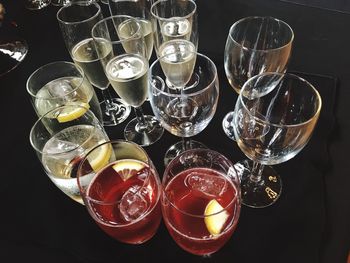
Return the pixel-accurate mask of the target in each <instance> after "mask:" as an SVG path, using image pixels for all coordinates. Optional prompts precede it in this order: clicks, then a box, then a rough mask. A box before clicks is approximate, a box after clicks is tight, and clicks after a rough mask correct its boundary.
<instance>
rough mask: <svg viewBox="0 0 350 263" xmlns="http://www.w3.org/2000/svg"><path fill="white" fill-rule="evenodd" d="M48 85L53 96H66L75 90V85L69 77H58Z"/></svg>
mask: <svg viewBox="0 0 350 263" xmlns="http://www.w3.org/2000/svg"><path fill="white" fill-rule="evenodd" d="M46 86H47V90H48V92H49V93H50V95H51V96H52V97H64V96H66V95H67V94H69V93H71V92H72V91H73V90H74V87H73V86H72V84H71V82H70V80H68V79H57V80H54V81H51V82H49V83H48V84H46Z"/></svg>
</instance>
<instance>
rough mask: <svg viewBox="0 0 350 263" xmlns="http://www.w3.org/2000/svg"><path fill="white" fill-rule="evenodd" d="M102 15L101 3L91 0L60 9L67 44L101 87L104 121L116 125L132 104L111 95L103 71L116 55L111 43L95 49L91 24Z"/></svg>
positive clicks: (126, 115)
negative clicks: (129, 104)
mask: <svg viewBox="0 0 350 263" xmlns="http://www.w3.org/2000/svg"><path fill="white" fill-rule="evenodd" d="M102 19H103V16H102V12H101V7H100V6H99V5H98V4H97V3H95V2H91V1H87V2H72V3H69V4H67V5H65V6H64V7H62V8H61V9H60V10H59V11H58V12H57V20H58V22H59V25H60V28H61V32H62V35H63V39H64V42H65V43H66V47H67V49H68V51H69V53H70V55H71V57H72V59H73V60H74V62H75V63H76V64H78V65H79V66H81V67H82V68H83V70H84V72H85V74H86V75H87V77H88V78H89V80H90V82H91V84H92V85H94V86H95V87H96V88H98V89H100V90H101V92H102V96H103V101H102V102H101V103H100V105H101V109H102V113H103V125H105V126H114V125H117V124H119V123H121V122H123V121H124V120H126V118H127V117H128V116H129V114H130V110H131V109H130V106H128V105H127V104H126V103H125V102H124V101H123V100H121V99H119V98H112V96H111V94H110V92H109V89H108V87H109V80H108V78H107V77H106V74H105V72H104V66H105V65H106V63H107V61H108V60H109V59H110V58H112V57H113V53H112V49H111V46H108V45H104V46H99V47H98V48H99V50H97V49H96V47H95V44H94V40H93V38H92V36H91V30H92V27H93V26H94V25H95V24H96V23H97V22H98V21H101V20H102Z"/></svg>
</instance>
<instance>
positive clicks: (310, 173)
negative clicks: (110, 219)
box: [0, 0, 350, 263]
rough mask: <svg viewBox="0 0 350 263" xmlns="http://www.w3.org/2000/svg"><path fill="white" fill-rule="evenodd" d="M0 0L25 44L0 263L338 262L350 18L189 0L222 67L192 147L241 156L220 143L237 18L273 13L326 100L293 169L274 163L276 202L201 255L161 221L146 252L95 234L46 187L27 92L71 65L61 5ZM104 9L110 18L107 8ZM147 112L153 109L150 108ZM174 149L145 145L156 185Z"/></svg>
mask: <svg viewBox="0 0 350 263" xmlns="http://www.w3.org/2000/svg"><path fill="white" fill-rule="evenodd" d="M2 2H3V4H4V5H5V7H7V19H9V20H11V21H12V20H13V21H16V23H17V24H18V28H17V30H18V31H19V33H20V34H21V35H22V37H23V38H25V39H26V40H27V42H28V45H29V53H28V55H27V57H26V58H25V60H24V61H23V62H22V63H21V64H20V65H19V66H18V67H17V68H16V69H15V70H13V71H12V72H10V73H8V74H7V75H5V76H3V77H1V78H0V86H1V93H2V94H1V103H0V107H1V113H2V114H1V120H2V124H1V127H2V128H1V135H2V138H3V140H2V142H1V149H2V150H1V156H2V157H1V158H2V162H1V163H2V164H1V167H2V168H3V169H2V171H3V172H2V173H1V183H0V196H1V207H2V209H1V210H2V211H1V216H0V261H1V262H22V261H23V260H27V261H30V262H34V261H35V262H44V261H46V262H136V261H138V262H140V261H144V260H147V261H155V262H179V261H186V262H240V263H245V262H249V263H250V262H293V263H294V262H302V263H304V262H305V263H306V262H307V263H313V262H327V263H328V262H332V263H333V262H334V263H338V262H339V263H341V262H342V263H344V262H345V261H346V257H347V254H348V251H349V245H350V204H349V200H350V191H349V190H348V188H349V185H350V173H349V168H348V167H349V162H350V161H349V154H348V149H349V146H350V139H349V138H350V136H349V135H350V117H349V113H350V110H349V109H348V106H347V105H348V101H349V99H350V63H349V61H350V48H349V42H350V34H349V32H348V31H349V26H350V15H349V14H344V13H338V12H334V11H330V10H323V9H319V8H314V7H306V6H301V5H296V4H292V3H287V2H280V1H274V0H265V1H261V0H217V1H214V0H212V1H210V0H197V4H198V16H199V36H200V41H199V51H200V52H201V53H204V54H206V55H208V56H209V57H210V58H212V59H213V60H214V62H215V64H216V66H217V68H218V72H219V77H220V99H219V106H218V109H217V112H216V114H215V117H214V119H213V120H212V121H211V123H210V124H209V125H208V127H207V128H206V129H205V130H204V131H203V132H201V133H200V134H199V135H197V136H195V139H196V140H198V141H201V142H203V143H204V144H206V145H207V146H208V147H209V148H211V149H213V150H216V151H219V152H221V153H223V154H224V155H226V156H227V157H228V158H230V159H231V160H232V161H233V162H235V161H238V160H241V159H243V158H244V155H243V154H242V152H241V151H240V150H239V148H238V147H237V145H236V144H235V143H234V142H233V141H230V140H229V139H228V138H227V137H225V135H224V132H223V131H222V128H221V120H222V118H223V117H224V115H225V113H227V112H228V111H230V110H232V109H233V107H234V104H235V101H236V98H237V95H236V94H235V92H234V90H233V89H232V88H230V86H229V84H228V82H227V79H226V77H225V75H224V70H223V51H224V46H225V41H226V37H227V33H228V29H229V27H230V25H231V24H232V23H233V22H234V21H236V20H238V19H239V18H242V17H245V16H251V15H263V16H274V17H277V18H280V19H282V20H284V21H286V22H287V23H288V24H289V25H290V26H291V27H292V28H293V30H294V33H295V40H294V46H293V52H292V58H291V62H290V66H289V70H290V71H294V72H298V74H301V75H302V76H304V77H305V78H307V79H308V80H310V81H311V82H312V83H313V84H314V85H315V86H316V88H317V89H318V90H319V91H320V93H321V96H322V98H323V109H322V114H321V117H320V120H319V122H318V125H317V127H316V130H315V132H314V134H313V137H312V139H311V140H310V142H309V143H308V145H307V146H306V147H305V148H304V150H303V151H302V152H300V153H299V154H298V155H297V156H296V157H295V158H293V159H292V160H290V161H288V162H285V163H283V164H279V165H276V166H275V169H276V170H277V171H278V172H279V173H280V174H281V177H282V180H283V192H282V195H281V197H280V199H279V200H278V202H276V204H274V205H273V206H270V207H268V208H264V209H251V208H247V207H242V210H241V216H240V220H239V224H238V228H237V230H236V231H235V233H234V234H233V236H232V238H231V239H230V240H229V242H228V243H227V244H226V245H225V246H224V247H223V248H222V249H221V250H220V251H218V252H217V253H215V254H213V255H212V256H211V257H209V258H203V257H199V256H194V255H191V254H189V253H187V252H185V251H183V250H182V249H181V248H179V247H178V246H177V245H176V243H175V242H174V241H173V240H172V238H171V237H170V235H169V234H168V232H167V230H166V228H165V226H164V224H163V223H162V224H161V226H160V228H159V230H158V232H157V234H156V235H155V236H154V237H153V238H152V239H151V240H150V241H148V242H147V243H145V244H142V245H126V244H122V243H119V242H117V241H115V240H113V239H111V238H110V237H109V236H107V235H106V234H105V233H104V232H102V231H101V230H100V229H99V228H98V226H97V225H96V224H95V223H94V221H93V220H92V218H91V217H90V216H89V215H88V212H87V211H86V209H85V207H84V206H82V205H80V204H78V203H76V202H74V201H72V200H71V199H69V198H68V197H67V196H65V195H64V194H63V193H62V192H61V191H60V190H59V189H58V188H56V187H55V186H54V185H53V184H52V183H51V181H50V180H49V178H48V177H47V176H46V175H45V173H44V171H43V169H42V167H41V164H40V162H39V160H38V158H37V156H36V155H35V153H34V151H33V149H32V148H31V146H30V143H29V137H28V135H29V131H30V128H31V126H32V125H33V123H34V122H35V120H36V119H37V116H36V115H35V112H34V110H33V108H32V105H31V103H30V100H29V95H28V94H27V92H26V87H25V85H26V80H27V78H28V77H29V75H30V74H31V73H32V72H33V71H34V70H35V69H37V68H38V67H40V66H42V65H44V64H46V63H49V62H52V61H58V60H68V61H71V59H70V57H69V54H68V52H67V50H66V48H65V45H64V42H63V39H62V36H61V33H60V30H59V27H58V23H57V21H56V12H57V10H58V8H57V7H54V6H49V7H48V8H45V9H42V10H40V11H29V10H26V9H25V8H24V4H23V2H22V1H18V0H17V1H14V0H3V1H2ZM103 9H104V12H105V14H107V12H106V11H108V9H107V8H106V6H104V7H103ZM0 38H1V35H0ZM145 111H146V112H151V111H150V107H149V104H148V103H146V104H145ZM129 118H132V116H130V117H129ZM123 127H124V125H123V124H122V125H119V126H117V127H114V128H107V132H108V134H109V136H110V138H112V139H117V138H123V133H122V130H123ZM178 140H179V138H177V137H175V136H173V135H171V134H169V133H168V132H165V133H164V136H163V137H162V138H161V139H160V141H158V142H157V143H155V144H154V145H152V146H150V147H146V148H145V149H146V151H147V152H148V153H149V155H150V156H151V158H152V160H153V161H154V163H155V165H156V166H157V169H158V172H159V174H160V175H161V176H162V173H163V171H164V166H163V164H162V158H163V155H164V153H165V150H166V149H167V147H168V146H170V145H171V144H173V143H174V142H176V141H178Z"/></svg>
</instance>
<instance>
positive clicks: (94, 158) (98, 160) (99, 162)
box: [87, 143, 112, 172]
mask: <svg viewBox="0 0 350 263" xmlns="http://www.w3.org/2000/svg"><path fill="white" fill-rule="evenodd" d="M111 155H112V145H111V144H109V143H107V144H104V145H102V146H100V147H98V148H96V149H95V150H94V151H92V152H91V153H90V154H89V155H88V156H87V159H88V160H89V164H90V166H91V168H92V169H93V170H94V171H95V172H98V171H99V170H101V169H102V168H103V167H105V166H106V165H107V164H108V161H109V158H110V157H111Z"/></svg>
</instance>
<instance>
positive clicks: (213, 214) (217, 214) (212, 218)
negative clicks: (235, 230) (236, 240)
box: [204, 199, 229, 236]
mask: <svg viewBox="0 0 350 263" xmlns="http://www.w3.org/2000/svg"><path fill="white" fill-rule="evenodd" d="M204 216H205V217H204V222H205V225H206V227H207V229H208V231H209V233H210V234H212V235H214V236H216V235H219V234H220V233H221V231H222V228H223V227H224V225H225V223H226V220H227V218H228V217H229V214H228V213H227V211H226V210H224V208H223V207H222V206H221V205H220V204H219V202H218V201H216V200H215V199H212V200H210V201H209V203H208V204H207V206H206V207H205V211H204Z"/></svg>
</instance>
